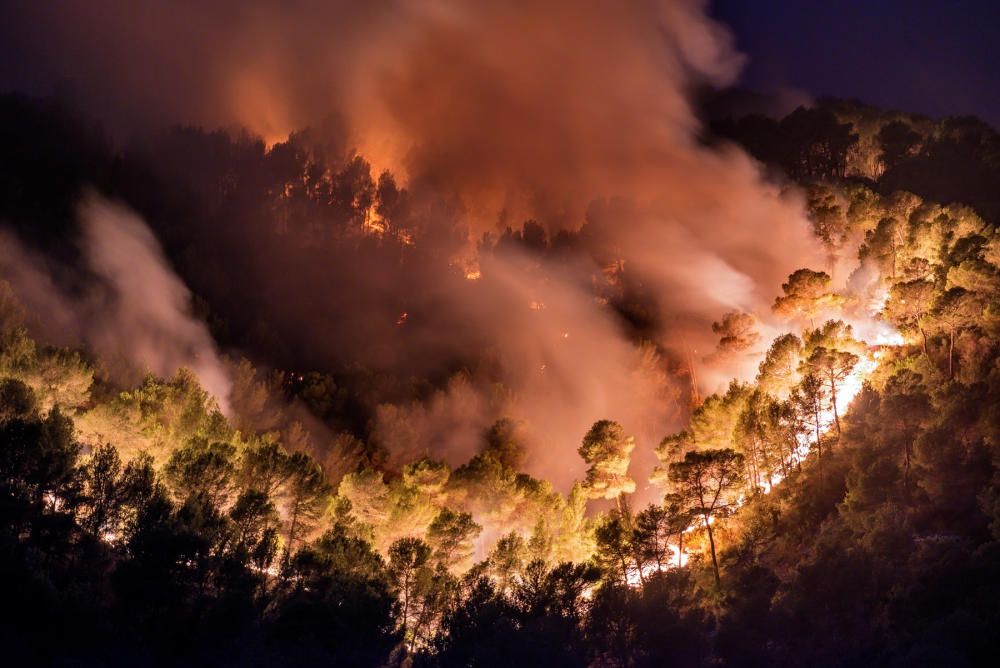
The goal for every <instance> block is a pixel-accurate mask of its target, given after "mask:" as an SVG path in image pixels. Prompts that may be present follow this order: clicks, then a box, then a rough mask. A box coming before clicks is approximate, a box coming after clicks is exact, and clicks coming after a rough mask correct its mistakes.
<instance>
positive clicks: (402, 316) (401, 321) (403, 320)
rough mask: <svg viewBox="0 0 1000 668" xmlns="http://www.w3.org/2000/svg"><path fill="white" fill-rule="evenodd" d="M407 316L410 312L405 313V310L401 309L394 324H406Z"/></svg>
mask: <svg viewBox="0 0 1000 668" xmlns="http://www.w3.org/2000/svg"><path fill="white" fill-rule="evenodd" d="M409 317H410V314H409V313H407V312H406V311H403V312H402V313H400V314H399V318H398V319H397V320H396V325H399V326H402V325H404V324H406V319H407V318H409Z"/></svg>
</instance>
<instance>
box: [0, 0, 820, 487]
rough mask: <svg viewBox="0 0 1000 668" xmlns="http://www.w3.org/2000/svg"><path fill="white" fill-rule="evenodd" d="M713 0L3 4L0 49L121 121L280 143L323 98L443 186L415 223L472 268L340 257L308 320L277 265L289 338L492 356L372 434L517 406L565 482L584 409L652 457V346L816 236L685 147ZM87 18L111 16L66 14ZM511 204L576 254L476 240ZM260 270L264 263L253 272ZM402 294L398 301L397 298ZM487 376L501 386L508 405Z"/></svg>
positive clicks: (749, 185)
mask: <svg viewBox="0 0 1000 668" xmlns="http://www.w3.org/2000/svg"><path fill="white" fill-rule="evenodd" d="M705 5H706V3H705V2H703V1H699V0H672V1H655V0H642V1H639V2H617V1H613V0H606V1H595V2H579V1H577V0H549V1H547V2H526V1H521V0H515V1H511V0H485V1H483V2H475V3H465V2H457V1H453V0H430V1H423V0H421V1H416V0H388V1H385V2H375V3H357V2H346V1H344V2H325V1H324V2H321V1H319V0H299V1H298V2H296V3H293V5H291V6H288V5H287V4H285V3H278V2H275V3H264V2H257V3H246V2H237V1H236V0H224V1H221V2H215V3H203V2H193V1H190V0H189V1H182V2H178V3H172V4H171V6H170V11H163V10H161V9H159V4H158V3H154V2H150V1H147V0H140V1H139V2H134V3H118V2H112V1H111V0H103V1H98V2H88V3H77V2H69V1H67V2H56V3H20V4H19V6H18V7H17V8H14V9H11V10H9V11H11V12H14V13H16V14H17V15H18V16H17V21H16V22H14V21H10V22H8V23H9V24H11V25H14V24H16V25H19V26H22V29H23V30H24V31H26V32H29V31H28V27H33V28H34V29H35V30H44V31H45V33H46V34H48V35H50V39H48V40H46V41H45V44H44V46H42V45H40V44H36V45H35V46H32V45H31V44H25V43H23V42H21V41H19V40H17V39H16V36H12V41H11V42H10V43H9V44H8V46H7V47H6V48H8V49H14V50H18V49H19V51H18V55H19V57H21V58H32V59H33V61H34V62H36V63H37V68H36V69H37V71H42V72H44V73H45V75H44V76H43V77H41V79H45V77H46V76H47V77H48V82H49V83H51V82H54V81H59V80H62V79H63V78H65V77H66V76H67V75H70V74H72V75H73V77H74V78H75V80H76V87H77V94H78V96H79V97H80V98H82V101H83V102H84V103H85V104H86V105H87V106H88V107H89V109H90V110H91V111H92V112H93V113H94V114H95V115H97V116H98V117H100V118H102V119H104V120H106V121H108V122H110V123H111V125H112V127H113V128H115V130H116V131H117V132H118V133H119V134H122V133H126V132H129V131H131V130H135V129H136V126H137V124H138V125H146V126H155V125H158V124H161V123H164V122H169V121H182V122H190V123H198V124H202V125H207V126H215V125H221V126H230V125H232V124H241V125H245V126H247V127H249V128H250V129H251V130H253V131H255V132H257V133H259V134H261V135H262V136H264V137H265V139H267V141H268V142H269V143H272V142H274V141H279V140H281V139H283V138H284V137H285V136H286V135H287V133H288V132H290V131H292V130H294V129H296V128H299V127H302V126H304V125H308V124H312V125H314V126H315V125H318V124H319V123H320V122H321V121H323V120H324V119H328V118H333V119H334V120H333V121H332V123H333V127H334V128H335V130H336V131H335V132H333V133H332V134H334V135H336V134H337V132H339V133H341V136H340V141H341V144H342V146H341V148H342V153H343V154H345V155H346V154H347V153H348V151H349V149H350V148H351V147H356V148H357V149H358V150H360V152H361V153H362V154H363V155H365V156H366V157H368V158H369V159H370V160H371V161H372V162H373V164H374V165H375V166H376V168H382V167H387V168H391V169H393V171H395V172H396V173H397V174H398V175H399V176H400V177H401V180H403V181H405V183H406V184H407V186H408V187H409V188H410V190H411V192H412V193H414V194H415V195H416V196H419V197H420V198H421V199H422V200H424V201H426V200H427V199H429V198H438V199H440V200H442V201H444V202H447V203H448V204H449V205H450V209H449V210H451V211H454V212H455V214H454V215H453V216H440V217H438V218H428V220H427V221H426V226H427V228H429V229H423V230H421V232H422V233H423V235H424V237H423V238H424V239H428V238H429V239H434V240H437V239H442V238H448V239H451V238H453V237H454V235H453V234H452V231H453V230H452V227H453V226H455V225H456V224H457V225H458V226H459V228H460V229H461V230H462V233H461V234H460V235H459V236H460V237H462V238H461V239H459V240H458V241H457V242H455V248H454V249H450V250H454V253H450V252H449V255H452V256H453V257H450V258H448V259H451V260H453V261H455V262H456V268H457V267H461V272H460V273H462V274H464V275H465V276H466V277H467V278H469V279H477V280H459V283H460V285H455V284H453V283H449V282H447V281H445V280H443V279H442V278H441V277H440V275H438V274H435V273H433V272H432V271H430V270H425V268H423V267H417V268H415V269H413V270H412V272H413V273H411V274H405V273H403V274H399V273H398V272H397V270H396V269H394V268H392V267H384V268H378V267H371V268H365V269H366V270H365V271H360V272H359V271H352V272H348V271H347V270H343V269H338V268H337V267H332V268H330V269H329V270H328V271H329V272H331V273H328V274H325V275H323V276H322V277H321V279H322V280H323V281H324V283H325V284H326V285H337V286H340V289H341V290H342V291H343V292H344V296H342V297H339V298H333V300H332V301H331V302H330V304H331V306H330V307H329V312H326V313H323V314H322V317H317V313H316V308H317V305H316V301H315V300H314V299H311V298H309V297H307V296H306V295H307V294H309V293H313V292H314V291H315V289H316V288H315V285H314V286H313V287H312V288H311V289H309V290H303V289H301V284H302V283H303V282H304V281H302V282H298V283H297V282H296V281H295V280H294V278H295V277H293V276H282V275H277V273H278V272H273V273H272V275H270V276H269V277H268V283H269V284H270V285H268V288H269V291H268V292H269V293H270V294H273V295H275V297H273V299H272V302H273V303H272V304H270V308H271V309H272V315H273V314H276V313H280V314H281V320H282V322H288V323H292V326H293V327H294V328H295V329H296V330H299V331H301V332H303V334H302V337H303V339H302V341H303V347H305V348H307V349H315V350H316V351H317V353H316V354H317V357H322V356H323V355H324V354H326V355H327V356H328V357H327V358H329V356H332V355H339V356H340V357H341V359H346V360H355V359H360V360H362V361H363V362H364V363H365V364H368V365H370V366H372V367H374V368H378V367H379V365H380V364H381V365H384V367H387V368H388V369H389V370H391V371H396V372H399V373H400V374H401V375H402V374H405V373H408V372H410V371H411V369H412V370H413V373H427V372H428V370H433V369H437V371H438V373H440V370H441V369H442V368H445V367H447V366H448V365H449V364H450V363H452V362H453V361H454V360H455V359H456V358H457V359H460V360H467V359H469V358H472V357H475V356H483V355H485V356H487V357H489V358H490V359H491V360H493V361H495V363H496V365H497V366H498V368H499V372H498V373H484V372H480V371H479V370H477V369H473V370H470V372H469V374H468V381H467V382H468V385H466V386H463V388H462V389H461V390H460V391H459V390H456V389H455V387H446V388H445V389H444V390H442V391H441V392H440V393H438V394H436V395H435V396H434V397H433V398H431V399H430V400H429V401H428V402H427V403H425V404H415V405H406V406H398V407H396V408H395V409H394V410H390V409H389V408H388V407H382V408H380V409H379V410H378V411H377V413H376V416H377V418H378V419H377V420H376V424H375V425H374V433H375V434H376V435H377V436H378V438H380V439H381V440H383V441H384V442H386V443H390V444H400V445H398V446H397V445H393V447H398V448H399V452H400V453H402V452H404V451H405V452H409V451H410V450H411V449H412V447H417V448H418V449H420V450H423V451H429V452H430V453H431V454H434V455H436V456H443V457H447V458H448V459H449V460H450V461H452V462H457V461H461V460H462V459H464V458H466V457H468V456H469V455H470V454H472V453H473V452H474V451H475V449H476V448H477V447H478V446H479V443H478V439H477V438H476V434H477V433H478V432H480V431H481V430H482V429H485V428H486V426H488V424H489V422H490V420H492V419H494V418H495V417H497V416H498V415H499V414H501V413H510V414H512V416H513V417H517V418H523V419H526V420H527V421H528V422H529V423H530V427H531V428H530V429H529V433H530V434H531V435H532V436H531V451H530V453H529V457H528V467H529V470H530V471H531V472H532V473H535V474H539V475H545V476H547V477H549V478H550V479H553V480H554V481H555V482H557V483H558V484H559V485H560V486H561V487H563V488H564V489H565V488H567V487H568V485H569V482H570V481H571V480H572V479H573V478H575V477H578V476H579V475H580V474H581V473H582V471H583V466H582V463H581V462H580V461H579V459H578V457H577V456H576V453H575V450H576V448H577V446H578V445H579V441H580V439H581V438H582V436H583V434H584V433H585V431H586V429H587V427H589V425H590V424H591V423H592V422H593V421H595V420H597V419H601V418H608V419H613V420H617V421H619V422H621V423H622V424H623V425H624V426H625V428H626V430H628V431H629V432H630V433H634V434H636V436H637V441H638V444H639V447H638V448H637V451H636V460H637V464H636V465H637V467H639V468H640V469H641V468H643V467H648V466H649V465H651V464H652V456H651V454H650V449H651V446H652V445H654V444H655V443H656V442H657V441H658V440H659V438H660V437H661V436H662V435H663V434H664V433H665V432H667V431H669V430H671V429H673V428H675V427H677V426H679V424H680V422H681V421H682V419H683V409H682V407H681V406H682V403H683V396H684V392H683V388H682V383H681V382H680V381H677V380H673V379H671V378H670V377H669V376H668V375H667V372H668V371H669V370H670V369H669V364H668V362H669V359H668V357H669V355H676V356H677V357H679V358H688V357H690V358H692V359H694V360H695V363H696V364H698V365H701V362H700V360H701V359H702V358H704V357H705V356H707V354H708V353H709V352H710V351H711V350H712V348H713V347H714V340H713V336H712V334H711V330H710V325H711V323H712V322H713V321H714V320H717V319H719V318H720V317H721V316H722V314H723V313H725V312H728V311H734V310H737V311H746V312H756V313H758V314H766V313H767V312H768V307H769V306H770V303H771V302H772V301H773V298H774V295H775V292H776V291H777V289H778V286H779V285H780V283H781V282H782V281H783V280H784V279H785V278H786V277H787V275H788V274H789V273H790V272H791V271H793V270H795V269H797V268H799V267H801V266H817V265H818V264H819V262H820V261H821V258H822V256H823V254H822V253H821V252H820V249H819V248H818V246H817V244H816V243H815V241H814V239H813V238H812V237H811V235H810V231H809V225H808V223H807V221H806V218H805V215H804V213H803V209H802V205H801V202H800V201H799V198H798V197H797V196H796V195H795V194H794V193H784V192H782V191H780V190H779V188H777V187H776V186H774V185H772V184H767V183H765V182H764V181H763V180H762V178H761V176H760V174H759V169H758V166H757V165H756V164H755V163H754V162H753V161H752V160H751V159H750V158H748V157H747V156H746V155H745V154H743V153H742V152H741V151H739V150H737V149H736V148H733V147H722V148H707V147H705V146H702V145H701V144H700V143H699V141H698V134H699V132H700V127H699V124H698V121H697V119H696V116H695V114H694V113H693V111H692V108H691V105H690V103H689V95H690V93H691V91H692V90H693V89H695V88H697V87H700V86H722V85H726V84H729V83H731V82H732V81H733V80H734V79H735V77H736V76H737V74H738V72H739V69H740V67H741V64H742V57H741V56H740V55H739V54H738V53H737V52H736V51H735V50H734V49H733V47H732V42H731V38H730V36H729V35H728V33H727V32H726V31H725V29H724V28H722V27H721V26H720V25H718V24H716V23H714V22H713V21H711V20H710V19H709V18H708V17H707V16H706V14H705ZM93 15H99V16H101V17H103V22H102V23H101V24H100V25H99V26H97V27H96V28H95V29H93V30H87V31H81V30H79V29H78V26H79V25H81V24H82V23H83V21H82V19H83V17H84V16H87V17H90V16H93ZM88 23H90V22H88ZM53 45H57V46H56V47H55V48H54V49H53ZM180 45H183V46H180ZM40 50H43V51H44V53H42V52H40ZM38 85H39V86H42V85H43V84H42V83H39V84H38ZM328 126H329V124H328ZM345 137H346V140H344V138H345ZM529 217H531V218H535V219H536V220H538V221H539V222H540V223H541V224H542V225H543V226H544V227H545V228H546V229H547V230H548V231H549V233H550V236H551V235H552V234H554V233H556V232H557V231H559V230H566V229H568V230H579V229H580V228H581V226H583V225H584V223H586V227H585V230H584V231H585V233H586V238H587V244H588V246H589V248H590V249H591V250H592V251H593V252H592V253H591V254H589V255H588V254H581V256H580V257H576V258H575V259H574V261H573V262H571V263H569V264H568V265H567V266H558V267H545V268H544V269H543V270H534V269H533V264H537V262H536V261H535V260H533V259H532V258H530V257H525V256H523V255H522V254H519V253H516V252H505V253H501V254H498V255H496V256H493V257H491V258H480V259H479V261H478V262H477V261H476V260H475V259H474V258H471V257H470V255H472V254H473V249H472V247H471V243H470V241H471V240H472V239H477V238H479V236H480V235H481V234H482V233H483V232H495V231H496V226H497V223H498V221H499V222H502V223H504V224H510V225H512V226H514V227H518V226H520V223H521V222H523V220H524V219H526V218H529ZM237 233H238V234H245V233H246V232H245V230H243V228H242V227H240V228H239V232H237ZM415 243H416V244H418V245H419V244H420V243H421V238H420V237H419V236H418V237H417V238H416V239H415ZM455 256H457V257H455ZM222 260H223V258H213V259H206V261H222ZM616 260H617V261H621V262H623V263H624V266H625V268H626V271H627V272H628V274H629V276H630V277H631V279H632V280H634V281H636V282H637V283H638V284H641V285H642V286H643V289H644V291H645V292H646V293H647V294H648V296H649V298H650V300H651V302H652V304H651V306H652V308H654V309H655V310H656V312H657V313H658V314H660V315H659V319H658V320H659V321H658V322H657V323H656V325H655V330H654V331H652V332H650V333H648V334H647V336H649V337H650V338H652V339H653V341H652V343H654V344H656V346H658V348H659V350H661V351H665V352H666V353H667V357H660V358H658V357H657V356H656V354H655V350H652V351H651V349H650V348H648V347H645V348H644V347H640V346H639V345H638V344H637V343H636V341H635V338H634V337H633V336H632V335H631V333H630V332H629V331H628V327H627V324H626V323H625V322H623V320H622V319H621V317H620V316H619V315H618V314H617V313H616V312H614V310H613V309H612V308H610V307H609V306H608V305H607V304H606V303H600V302H598V301H597V300H595V299H594V296H593V293H592V290H591V285H592V278H593V277H594V276H600V275H601V273H602V269H603V268H604V267H605V266H606V264H607V263H608V262H612V261H616ZM270 264H271V263H270V262H269V261H268V259H266V258H264V259H261V261H260V263H259V266H260V267H261V275H265V274H264V273H263V272H264V271H265V270H266V268H267V267H268V266H269V265H270ZM290 264H291V265H294V263H290ZM338 271H341V272H343V273H342V274H337V273H336V272H338ZM302 273H303V275H305V270H303V272H302ZM291 286H297V287H295V288H292V287H291ZM400 294H405V295H406V303H405V304H396V303H394V302H395V300H397V299H398V298H399V295H400ZM532 302H535V303H537V304H544V305H545V308H544V309H532V308H530V306H529V305H530V304H531V303H532ZM403 313H405V314H406V315H405V317H404V316H403V315H402V314H403ZM330 323H332V325H331V324H330ZM397 323H398V324H397ZM768 326H771V324H770V323H768V322H764V327H768ZM764 333H765V340H768V337H767V336H766V331H765V332H764ZM567 334H568V336H565V335H567ZM329 351H332V352H329ZM750 352H751V353H757V352H762V351H750ZM754 366H755V358H753V357H752V356H746V357H744V358H741V359H739V360H730V361H729V362H728V363H726V364H724V365H721V366H718V367H716V368H701V369H699V370H698V378H699V381H700V383H701V385H702V390H703V391H714V390H716V389H719V387H720V386H721V385H722V384H723V383H725V382H727V381H728V379H729V378H730V377H731V376H732V375H733V374H734V373H737V374H741V375H746V374H747V373H752V370H753V367H754ZM414 367H416V368H415V369H414ZM497 377H499V379H500V380H502V381H503V383H504V384H505V385H506V386H507V388H509V395H508V396H505V397H502V398H500V399H497V398H496V397H495V396H494V394H495V388H494V386H493V384H492V383H493V382H494V381H495V380H496V379H497ZM470 395H473V396H475V397H477V398H476V399H475V400H474V401H473V400H472V399H470ZM469 406H472V407H474V408H473V409H469V410H466V408H467V407H469ZM460 413H461V414H462V419H461V420H457V418H456V415H457V414H460ZM387 416H390V417H392V419H391V420H390V419H389V417H387ZM404 428H405V429H406V430H409V432H410V433H400V432H399V431H398V430H403V429H404ZM414 443H417V444H420V445H417V446H412V445H406V444H414ZM644 458H645V459H644ZM637 477H640V478H641V477H642V471H641V470H640V471H638V472H637Z"/></svg>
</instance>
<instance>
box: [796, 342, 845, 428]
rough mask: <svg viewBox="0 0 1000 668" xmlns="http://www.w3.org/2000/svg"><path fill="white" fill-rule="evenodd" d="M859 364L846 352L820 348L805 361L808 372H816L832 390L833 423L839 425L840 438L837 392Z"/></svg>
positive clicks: (838, 426)
mask: <svg viewBox="0 0 1000 668" xmlns="http://www.w3.org/2000/svg"><path fill="white" fill-rule="evenodd" d="M857 364H858V356H857V355H855V354H854V353H849V352H847V351H844V350H830V349H828V348H824V347H823V346H820V347H818V348H816V349H815V350H813V352H812V354H811V355H810V356H809V359H807V360H806V361H805V366H806V367H807V368H808V370H810V371H812V372H814V373H815V374H816V375H817V376H818V377H819V378H821V379H822V380H823V382H824V383H825V384H826V386H827V388H828V389H829V390H830V408H831V409H832V410H833V421H834V423H835V424H836V425H837V436H840V434H841V430H840V412H839V411H838V409H837V391H838V390H839V389H840V388H841V387H842V386H843V384H844V381H845V380H847V377H848V376H850V375H851V372H852V371H853V370H854V367H855V366H857Z"/></svg>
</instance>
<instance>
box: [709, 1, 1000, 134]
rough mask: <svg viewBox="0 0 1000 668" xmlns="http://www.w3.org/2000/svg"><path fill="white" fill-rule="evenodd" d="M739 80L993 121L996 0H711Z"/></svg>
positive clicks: (998, 70) (999, 29) (998, 89)
mask: <svg viewBox="0 0 1000 668" xmlns="http://www.w3.org/2000/svg"><path fill="white" fill-rule="evenodd" d="M712 14H713V15H714V16H715V17H716V18H717V19H719V20H720V21H722V22H724V23H726V24H727V25H729V26H730V28H731V29H732V30H733V32H734V33H735V34H736V41H737V46H738V48H739V49H740V50H741V51H743V52H744V53H746V54H747V55H748V56H749V62H748V64H747V68H746V70H745V71H744V74H743V82H742V83H743V85H744V86H745V87H747V88H750V89H753V90H762V91H765V90H774V89H780V88H792V89H795V90H797V91H801V92H804V93H807V94H808V95H810V96H813V97H815V96H821V95H833V96H836V97H844V98H848V97H854V98H858V99H860V100H862V101H864V102H868V103H870V104H874V105H876V106H879V107H885V108H895V109H899V110H902V111H911V112H919V113H925V114H929V115H932V116H946V115H970V114H971V115H975V116H979V117H980V118H983V119H984V120H986V121H988V122H990V123H991V124H993V126H994V127H1000V2H998V0H938V1H936V2H935V1H930V0H837V1H834V2H819V1H816V0H713V2H712Z"/></svg>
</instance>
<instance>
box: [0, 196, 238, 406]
mask: <svg viewBox="0 0 1000 668" xmlns="http://www.w3.org/2000/svg"><path fill="white" fill-rule="evenodd" d="M79 219H80V228H81V230H82V232H83V235H82V239H81V244H80V245H81V249H80V250H81V252H82V255H83V257H84V262H85V265H86V267H87V269H88V270H89V272H90V273H91V276H90V277H83V276H81V275H79V274H75V275H74V274H73V273H67V272H65V271H63V272H60V270H59V268H53V267H51V266H47V264H46V260H44V259H43V258H41V257H38V256H37V255H35V254H34V253H33V252H32V251H31V250H29V249H28V248H26V247H24V246H23V245H22V244H21V243H20V242H19V241H18V240H17V239H16V238H15V237H14V236H12V235H11V234H10V233H9V232H7V231H5V230H0V278H3V279H5V280H7V281H8V282H10V284H11V285H12V286H13V288H14V292H15V294H16V295H17V297H18V299H19V300H20V301H22V302H23V304H24V306H25V307H27V309H28V310H29V311H30V313H31V314H32V315H33V316H34V318H35V320H36V326H37V328H38V329H40V331H41V333H42V334H43V337H44V339H46V340H48V341H53V342H55V343H59V344H64V345H79V344H80V343H85V344H86V345H88V346H89V347H90V348H92V349H93V350H94V351H95V352H97V353H98V354H99V355H100V356H101V358H102V362H103V363H104V364H105V365H106V367H107V371H108V372H109V373H110V374H111V375H112V377H114V378H115V379H116V380H118V381H119V382H125V383H134V382H136V381H137V380H138V379H139V378H140V377H141V374H144V373H147V372H151V373H155V374H157V375H159V376H163V377H170V376H172V375H173V374H174V373H175V372H176V371H177V370H178V369H180V368H181V367H185V368H188V369H190V370H191V371H192V372H193V373H194V374H195V375H196V376H197V377H198V380H199V382H200V383H201V385H202V387H204V388H205V389H206V390H207V391H208V392H209V393H210V394H212V396H213V397H215V398H216V400H217V401H218V403H219V406H220V408H222V409H223V410H224V411H225V410H227V409H228V398H229V391H230V387H231V382H230V379H229V376H228V374H227V373H226V371H225V368H224V366H223V364H222V362H221V360H220V359H219V356H218V353H217V351H216V349H215V344H214V343H213V341H212V337H211V335H210V334H209V332H208V329H207V327H206V326H205V324H204V323H203V322H201V321H199V320H197V319H196V318H194V317H192V315H191V312H190V309H191V293H190V292H189V291H188V289H187V287H186V286H185V285H184V283H183V282H182V281H181V279H180V278H178V277H177V275H176V274H174V272H173V271H172V270H171V268H170V266H169V264H168V263H167V262H166V260H165V258H164V257H163V252H162V250H161V249H160V245H159V243H158V242H157V241H156V238H155V237H154V236H153V234H152V232H151V231H150V230H149V228H148V227H147V226H146V224H145V223H143V221H142V220H141V219H140V218H138V217H137V216H136V215H135V214H134V213H133V212H131V211H129V210H128V209H127V208H125V207H123V206H121V205H118V204H114V203H112V202H109V201H107V200H105V199H103V198H101V197H99V196H97V195H93V194H92V195H89V196H88V197H86V198H85V199H84V201H83V202H82V203H81V205H80V207H79ZM60 273H62V274H65V275H66V278H67V280H66V281H63V282H62V283H70V285H69V286H68V287H64V286H63V285H61V284H57V283H56V282H55V281H54V280H53V278H52V277H53V276H57V275H59V274H60Z"/></svg>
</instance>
